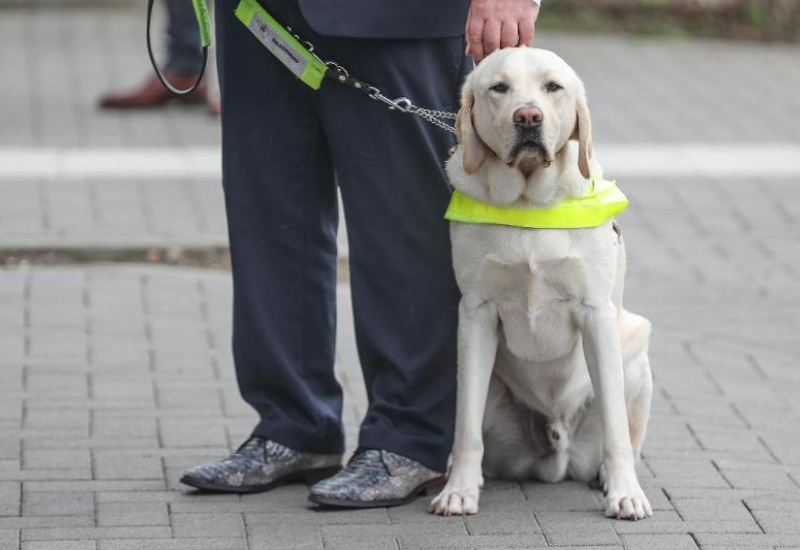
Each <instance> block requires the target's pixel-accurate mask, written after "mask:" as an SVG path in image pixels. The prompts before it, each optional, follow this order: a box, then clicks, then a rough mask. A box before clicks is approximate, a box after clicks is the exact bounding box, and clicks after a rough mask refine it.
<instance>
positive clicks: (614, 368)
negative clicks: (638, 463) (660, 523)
mask: <svg viewBox="0 0 800 550" xmlns="http://www.w3.org/2000/svg"><path fill="white" fill-rule="evenodd" d="M581 321H582V323H581V332H582V334H583V349H584V354H585V355H586V364H587V366H588V368H589V376H590V377H591V379H592V386H593V387H594V392H595V396H596V398H597V399H598V405H599V408H600V418H601V421H602V425H603V456H604V464H605V472H606V482H607V492H606V494H605V504H606V515H607V516H611V517H617V518H626V519H643V518H645V517H648V516H651V515H653V511H652V509H651V507H650V503H649V502H648V500H647V497H646V496H645V494H644V491H642V488H641V486H640V485H639V480H638V479H637V477H636V471H635V470H634V457H633V449H632V448H631V438H630V431H629V429H628V415H627V413H626V410H625V378H624V374H623V371H622V349H621V344H620V338H619V325H618V321H617V313H616V308H615V307H614V306H613V305H612V304H610V303H609V304H608V305H607V306H605V307H603V308H591V309H589V311H588V312H585V313H584V315H583V316H582V319H581Z"/></svg>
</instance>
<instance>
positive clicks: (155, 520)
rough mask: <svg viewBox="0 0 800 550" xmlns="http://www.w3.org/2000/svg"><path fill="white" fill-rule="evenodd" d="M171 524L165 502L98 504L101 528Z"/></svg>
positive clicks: (98, 517)
mask: <svg viewBox="0 0 800 550" xmlns="http://www.w3.org/2000/svg"><path fill="white" fill-rule="evenodd" d="M169 524H170V521H169V513H168V510H167V504H166V503H163V502H148V503H141V502H99V503H97V525H98V526H101V527H112V526H125V525H134V526H143V525H169Z"/></svg>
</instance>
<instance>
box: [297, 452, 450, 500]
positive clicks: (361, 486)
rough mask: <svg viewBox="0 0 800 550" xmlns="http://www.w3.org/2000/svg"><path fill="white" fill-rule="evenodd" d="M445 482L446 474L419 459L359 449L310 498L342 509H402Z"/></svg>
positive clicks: (321, 482)
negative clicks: (399, 507)
mask: <svg viewBox="0 0 800 550" xmlns="http://www.w3.org/2000/svg"><path fill="white" fill-rule="evenodd" d="M444 481H445V478H444V474H442V473H441V472H437V471H434V470H431V469H429V468H426V467H425V466H423V465H422V464H420V463H419V462H417V461H416V460H412V459H410V458H406V457H404V456H401V455H398V454H395V453H391V452H389V451H383V450H377V449H359V450H357V451H356V452H355V454H353V457H352V458H351V459H350V461H349V462H348V463H347V466H345V468H344V469H343V470H342V471H341V472H339V473H338V474H336V475H335V476H333V477H331V478H328V479H325V480H323V481H320V482H319V483H317V484H316V485H314V486H313V487H312V488H311V494H310V495H309V497H308V499H309V500H310V501H311V502H313V503H315V504H319V505H321V506H332V507H339V508H382V507H386V506H400V505H401V504H406V503H408V502H410V501H411V500H413V499H414V497H416V496H417V495H420V494H423V493H425V494H427V493H428V492H429V491H431V492H432V491H437V490H439V489H441V487H442V486H443V485H444Z"/></svg>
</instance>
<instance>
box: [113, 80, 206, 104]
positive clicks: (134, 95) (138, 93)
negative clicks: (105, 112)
mask: <svg viewBox="0 0 800 550" xmlns="http://www.w3.org/2000/svg"><path fill="white" fill-rule="evenodd" d="M164 77H165V78H166V79H167V82H169V83H171V84H172V85H173V86H175V87H176V88H178V89H186V88H189V87H191V86H192V85H193V84H194V82H195V80H197V76H196V75H192V76H181V75H178V74H175V73H173V72H171V71H165V72H164ZM206 96H207V86H206V82H205V80H204V81H203V82H201V83H200V85H199V86H198V87H197V89H196V90H195V91H194V92H192V93H191V94H189V95H185V96H176V95H173V94H172V93H170V92H169V90H167V89H166V88H164V86H162V85H161V82H160V81H159V80H158V78H157V77H155V76H153V77H152V78H150V79H149V80H147V82H145V83H144V84H142V85H141V86H139V87H138V88H135V89H133V90H129V91H123V92H110V93H107V94H105V95H103V96H102V97H101V98H100V107H101V108H103V109H148V108H152V107H161V106H164V105H166V104H167V103H170V102H172V101H175V102H178V103H183V104H186V105H196V104H201V103H205V102H206Z"/></svg>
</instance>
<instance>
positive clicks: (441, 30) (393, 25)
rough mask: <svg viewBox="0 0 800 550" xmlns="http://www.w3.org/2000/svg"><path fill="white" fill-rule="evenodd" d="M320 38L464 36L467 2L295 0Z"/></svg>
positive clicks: (434, 0)
mask: <svg viewBox="0 0 800 550" xmlns="http://www.w3.org/2000/svg"><path fill="white" fill-rule="evenodd" d="M299 3H300V9H301V10H302V12H303V17H304V18H305V20H306V21H308V24H309V25H311V27H312V28H313V29H314V30H315V31H316V32H318V33H319V34H322V35H328V36H347V37H352V38H442V37H451V36H459V35H462V34H464V25H465V24H466V21H467V9H468V8H469V0H299Z"/></svg>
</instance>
